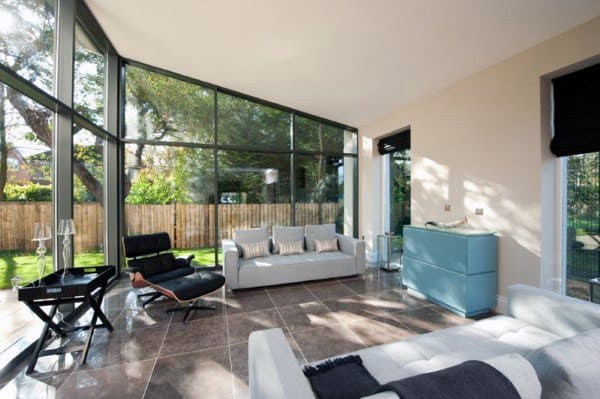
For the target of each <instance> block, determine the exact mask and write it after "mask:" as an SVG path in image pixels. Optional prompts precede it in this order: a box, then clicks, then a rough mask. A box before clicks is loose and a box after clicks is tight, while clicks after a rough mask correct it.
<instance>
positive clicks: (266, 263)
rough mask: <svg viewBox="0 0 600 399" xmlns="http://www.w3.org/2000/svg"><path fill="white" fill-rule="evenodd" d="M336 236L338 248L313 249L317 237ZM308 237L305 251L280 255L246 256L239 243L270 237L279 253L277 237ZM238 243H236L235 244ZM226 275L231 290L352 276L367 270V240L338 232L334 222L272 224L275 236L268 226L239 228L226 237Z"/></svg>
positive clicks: (224, 255)
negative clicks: (271, 233) (327, 250)
mask: <svg viewBox="0 0 600 399" xmlns="http://www.w3.org/2000/svg"><path fill="white" fill-rule="evenodd" d="M327 237H337V240H338V245H339V249H340V250H339V251H337V252H322V253H318V252H315V251H314V243H312V241H314V239H319V238H327ZM285 239H301V240H305V239H306V248H305V249H306V252H304V253H303V254H298V255H286V256H283V255H279V254H277V253H270V254H269V256H264V257H259V258H252V259H243V258H242V257H241V256H240V248H239V246H238V245H237V244H239V243H254V242H259V241H262V240H270V242H271V247H272V248H273V252H277V250H276V245H277V242H278V240H279V241H283V240H285ZM236 243H237V244H236ZM222 247H223V274H224V275H225V281H226V286H227V288H228V289H240V288H252V287H262V286H269V285H278V284H286V283H295V282H300V281H309V280H321V279H326V278H334V277H343V276H352V275H356V274H362V273H364V271H365V242H364V241H362V240H357V239H355V238H352V237H348V236H344V235H342V234H336V233H335V225H333V224H326V225H307V226H305V227H288V226H273V237H269V232H268V230H267V228H258V229H246V230H236V231H234V234H233V240H223V245H222Z"/></svg>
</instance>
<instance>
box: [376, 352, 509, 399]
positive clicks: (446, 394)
mask: <svg viewBox="0 0 600 399" xmlns="http://www.w3.org/2000/svg"><path fill="white" fill-rule="evenodd" d="M385 391H392V392H395V393H396V394H397V395H398V396H399V397H400V399H435V398H439V399H478V398H485V399H521V396H520V395H519V392H517V390H516V388H515V387H514V385H513V384H512V383H511V382H510V381H509V380H508V378H506V377H505V376H504V374H502V373H501V372H499V371H498V370H496V369H495V368H494V367H492V366H490V365H489V364H487V363H484V362H480V361H475V360H470V361H467V362H464V363H461V364H458V365H456V366H453V367H449V368H447V369H444V370H440V371H435V372H433V373H426V374H419V375H416V376H414V377H409V378H405V379H402V380H398V381H392V382H389V383H387V384H385V385H382V386H381V387H380V388H379V389H378V390H377V392H385Z"/></svg>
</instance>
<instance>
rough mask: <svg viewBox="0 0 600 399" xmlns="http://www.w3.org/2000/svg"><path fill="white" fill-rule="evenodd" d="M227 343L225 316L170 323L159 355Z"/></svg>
mask: <svg viewBox="0 0 600 399" xmlns="http://www.w3.org/2000/svg"><path fill="white" fill-rule="evenodd" d="M224 345H227V329H226V326H225V317H211V318H206V319H202V320H198V321H193V322H189V323H187V324H183V323H172V324H171V325H170V326H169V331H168V332H167V336H166V337H165V341H164V343H163V346H162V349H161V351H160V356H166V355H174V354H178V353H185V352H190V351H197V350H201V349H208V348H214V347H217V346H224Z"/></svg>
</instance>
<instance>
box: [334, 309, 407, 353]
mask: <svg viewBox="0 0 600 399" xmlns="http://www.w3.org/2000/svg"><path fill="white" fill-rule="evenodd" d="M346 325H347V326H348V327H349V328H350V329H351V330H352V331H353V332H354V333H355V334H356V335H358V336H359V337H360V339H361V340H362V341H363V342H364V343H365V344H366V345H367V346H375V345H381V344H387V343H389V342H393V341H397V340H400V339H404V338H408V337H410V336H413V335H416V333H415V332H414V331H413V330H411V329H410V328H408V327H407V326H406V325H405V324H403V323H401V322H400V321H398V320H397V319H395V318H392V317H390V316H377V317H374V318H372V319H363V320H357V321H353V322H350V323H347V324H346Z"/></svg>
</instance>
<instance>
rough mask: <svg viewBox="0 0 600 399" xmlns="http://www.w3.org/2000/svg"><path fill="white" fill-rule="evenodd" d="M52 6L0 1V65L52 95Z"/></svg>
mask: <svg viewBox="0 0 600 399" xmlns="http://www.w3.org/2000/svg"><path fill="white" fill-rule="evenodd" d="M54 10H55V2H54V1H45V0H3V1H2V7H0V62H2V63H3V64H4V65H6V66H7V67H9V68H10V69H12V70H13V71H15V72H17V73H18V74H19V75H21V76H22V77H24V78H25V79H27V80H29V81H31V82H32V83H33V84H35V85H36V86H38V87H39V88H41V89H42V90H44V91H46V92H48V93H52V85H53V76H54V31H55V28H56V27H55V18H54Z"/></svg>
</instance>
